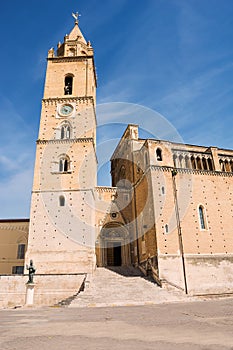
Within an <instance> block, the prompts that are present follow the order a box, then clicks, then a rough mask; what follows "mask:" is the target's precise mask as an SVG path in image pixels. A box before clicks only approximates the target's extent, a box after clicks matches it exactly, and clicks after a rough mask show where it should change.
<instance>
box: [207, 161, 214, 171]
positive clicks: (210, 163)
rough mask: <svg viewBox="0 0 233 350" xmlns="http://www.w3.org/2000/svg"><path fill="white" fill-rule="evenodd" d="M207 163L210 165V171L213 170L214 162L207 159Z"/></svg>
mask: <svg viewBox="0 0 233 350" xmlns="http://www.w3.org/2000/svg"><path fill="white" fill-rule="evenodd" d="M207 163H208V167H209V170H211V171H212V170H213V163H212V160H211V159H210V158H208V159H207Z"/></svg>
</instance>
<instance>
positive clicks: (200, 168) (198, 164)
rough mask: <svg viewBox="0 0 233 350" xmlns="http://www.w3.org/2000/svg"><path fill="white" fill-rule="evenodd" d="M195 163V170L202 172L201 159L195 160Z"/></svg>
mask: <svg viewBox="0 0 233 350" xmlns="http://www.w3.org/2000/svg"><path fill="white" fill-rule="evenodd" d="M196 163H197V169H198V170H202V166H201V159H200V158H199V157H197V158H196Z"/></svg>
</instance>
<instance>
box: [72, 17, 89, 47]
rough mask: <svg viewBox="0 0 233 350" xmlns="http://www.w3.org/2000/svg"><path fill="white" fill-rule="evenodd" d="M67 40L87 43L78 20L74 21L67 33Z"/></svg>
mask: <svg viewBox="0 0 233 350" xmlns="http://www.w3.org/2000/svg"><path fill="white" fill-rule="evenodd" d="M67 40H72V41H73V40H78V41H81V42H82V43H83V44H87V42H86V40H85V38H84V36H83V34H82V32H81V30H80V28H79V25H78V20H76V21H75V24H74V27H73V29H72V30H71V32H70V34H68V35H67Z"/></svg>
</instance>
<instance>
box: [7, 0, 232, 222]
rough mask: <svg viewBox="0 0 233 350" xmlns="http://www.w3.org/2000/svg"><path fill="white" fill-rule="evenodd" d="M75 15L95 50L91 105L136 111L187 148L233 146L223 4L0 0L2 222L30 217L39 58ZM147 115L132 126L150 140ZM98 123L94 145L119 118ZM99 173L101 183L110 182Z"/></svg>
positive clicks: (227, 1)
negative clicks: (166, 127)
mask: <svg viewBox="0 0 233 350" xmlns="http://www.w3.org/2000/svg"><path fill="white" fill-rule="evenodd" d="M77 10H78V11H80V13H81V18H80V28H81V30H82V32H83V34H84V36H85V37H86V39H87V40H91V42H92V45H93V47H94V49H95V61H96V67H97V73H98V95H97V97H98V103H99V104H104V103H107V104H108V105H106V106H109V104H111V103H112V102H124V103H130V104H138V105H142V106H144V107H145V108H148V109H151V110H154V111H156V112H158V113H159V115H162V116H163V117H164V118H165V119H166V120H167V121H168V123H169V124H170V125H173V127H174V128H175V129H176V130H177V133H178V134H179V135H180V136H181V137H182V139H183V140H184V142H185V143H191V144H200V145H206V146H210V145H214V146H217V147H220V148H232V127H233V122H232V120H233V118H232V116H233V84H232V82H233V45H232V41H233V40H232V38H233V2H232V1H231V0H195V1H194V0H145V1H143V2H142V1H135V0H117V1H113V0H101V1H99V0H89V1H86V0H85V1H84V0H79V1H75V0H56V2H52V1H48V0H46V1H45V0H40V1H33V2H32V1H29V0H21V1H12V0H8V1H4V2H3V1H2V2H1V5H0V29H1V56H0V60H1V64H0V70H1V82H0V116H1V139H0V169H1V172H0V193H1V204H0V218H14V217H28V216H29V204H30V192H31V186H32V178H33V167H34V154H35V141H36V138H37V134H38V125H39V118H40V106H41V98H42V93H43V84H44V76H45V69H46V56H47V51H48V50H49V48H50V47H52V46H54V47H56V45H57V43H58V41H59V40H61V41H62V40H63V37H64V35H65V34H66V33H68V32H69V31H70V30H71V29H72V27H73V18H72V17H71V13H72V12H74V11H77ZM100 110H101V108H100ZM158 113H157V115H158ZM110 115H111V114H109V116H110ZM145 115H146V117H145ZM145 115H144V114H143V115H141V120H140V118H139V119H138V120H137V122H139V123H140V121H141V123H140V125H141V126H142V128H145V124H144V123H145V122H146V129H147V130H148V128H150V123H151V129H152V131H153V132H152V134H156V127H157V126H156V123H157V122H156V120H157V119H156V118H155V119H153V117H150V115H151V114H150V113H149V114H148V115H147V114H145ZM98 118H99V124H100V125H102V124H103V123H104V124H108V126H107V127H106V129H104V127H100V128H99V135H100V136H99V142H100V143H101V142H104V141H105V138H104V137H103V138H102V136H103V135H104V134H105V132H106V131H108V135H109V136H108V137H109V139H117V138H118V137H119V136H120V134H121V133H122V130H123V128H124V126H125V125H124V121H123V120H120V124H121V125H120V124H119V127H114V128H111V127H110V126H109V123H111V122H112V121H113V120H112V119H111V118H110V117H109V119H108V118H107V117H106V116H105V118H103V120H102V119H101V115H99V116H98ZM114 122H116V121H115V120H114ZM129 122H131V121H130V120H129ZM125 124H127V120H125ZM156 135H158V137H160V136H161V135H160V134H159V133H157V134H156ZM110 153H111V152H110ZM101 165H102V163H101ZM104 172H108V167H107V166H103V167H102V170H101V171H100V176H99V178H100V184H109V180H106V176H105V174H104Z"/></svg>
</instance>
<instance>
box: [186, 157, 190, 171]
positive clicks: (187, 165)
mask: <svg viewBox="0 0 233 350" xmlns="http://www.w3.org/2000/svg"><path fill="white" fill-rule="evenodd" d="M185 168H186V169H188V168H190V160H189V156H185Z"/></svg>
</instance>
